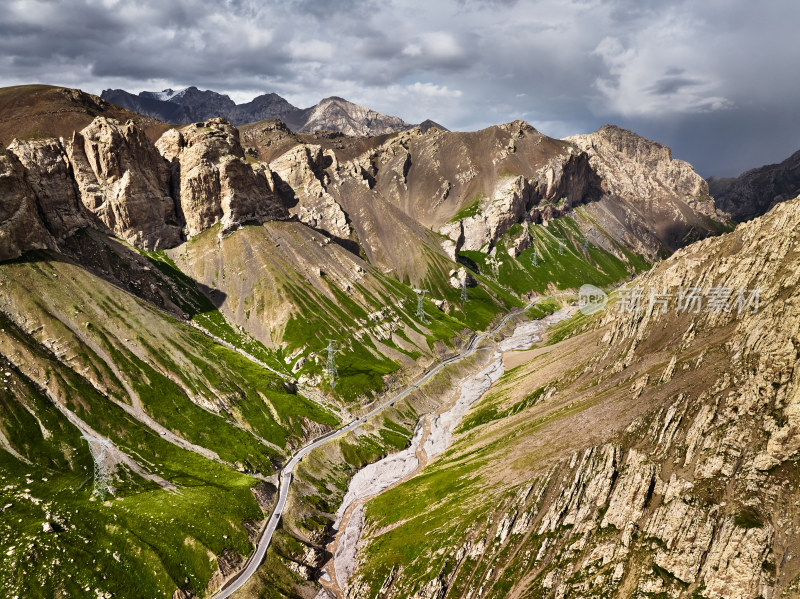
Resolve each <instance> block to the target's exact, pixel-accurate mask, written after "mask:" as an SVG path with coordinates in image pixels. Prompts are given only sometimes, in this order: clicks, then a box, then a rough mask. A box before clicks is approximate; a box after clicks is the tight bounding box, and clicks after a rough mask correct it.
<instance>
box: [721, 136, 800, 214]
mask: <svg viewBox="0 0 800 599" xmlns="http://www.w3.org/2000/svg"><path fill="white" fill-rule="evenodd" d="M708 185H709V189H710V190H711V194H712V195H713V196H714V202H715V203H716V205H717V208H719V209H720V210H723V211H725V212H728V213H729V214H730V215H731V216H732V217H733V219H734V220H737V221H745V220H749V219H751V218H755V217H757V216H761V215H762V214H764V213H765V212H767V211H768V210H770V209H771V208H772V207H773V206H775V205H776V204H778V203H780V202H785V201H786V200H789V199H791V198H793V197H795V196H796V195H797V194H798V193H800V152H795V153H794V154H792V155H791V156H790V157H789V158H787V159H786V160H784V161H783V162H781V163H778V164H770V165H767V166H762V167H760V168H754V169H751V170H749V171H747V172H745V173H742V174H741V175H739V176H738V177H735V178H729V179H715V178H713V177H712V178H710V179H709V180H708Z"/></svg>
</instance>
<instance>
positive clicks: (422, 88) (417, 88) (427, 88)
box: [406, 81, 462, 98]
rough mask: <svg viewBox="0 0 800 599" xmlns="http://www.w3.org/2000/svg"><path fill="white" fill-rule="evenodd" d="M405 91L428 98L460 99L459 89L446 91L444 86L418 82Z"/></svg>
mask: <svg viewBox="0 0 800 599" xmlns="http://www.w3.org/2000/svg"><path fill="white" fill-rule="evenodd" d="M406 89H407V90H408V91H410V92H411V93H412V94H415V95H420V96H426V97H429V98H460V97H461V96H462V92H461V90H460V89H452V90H451V89H448V88H447V86H446V85H436V84H435V83H430V82H426V83H421V82H419V81H417V82H415V83H412V84H411V85H407V86H406Z"/></svg>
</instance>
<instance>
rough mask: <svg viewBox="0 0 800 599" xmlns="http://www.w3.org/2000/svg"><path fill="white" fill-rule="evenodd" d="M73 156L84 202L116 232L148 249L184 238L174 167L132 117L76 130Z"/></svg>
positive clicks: (101, 121) (99, 120) (71, 149)
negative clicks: (172, 187)
mask: <svg viewBox="0 0 800 599" xmlns="http://www.w3.org/2000/svg"><path fill="white" fill-rule="evenodd" d="M69 157H70V162H71V164H72V169H73V173H74V177H75V181H76V183H77V186H78V192H79V194H80V197H81V201H82V202H83V205H84V206H86V208H87V209H88V210H89V211H90V212H91V213H92V214H94V215H95V217H96V218H97V219H98V220H99V221H100V222H102V223H103V224H104V225H105V226H106V227H108V229H109V230H110V231H112V232H113V233H114V234H115V235H118V236H119V237H121V238H122V239H124V240H126V241H128V242H130V243H132V244H133V245H137V246H139V247H142V248H144V249H147V250H153V249H159V248H164V247H172V246H174V245H177V244H178V243H179V242H180V239H181V230H180V226H179V225H178V223H177V216H176V214H175V203H174V201H173V200H172V198H171V197H170V195H169V171H168V170H167V166H166V164H165V163H164V161H163V159H162V158H161V156H160V155H159V154H158V152H157V151H156V149H155V147H154V146H153V144H152V143H151V142H150V141H149V140H148V139H147V137H146V136H145V135H144V133H143V132H142V131H141V130H140V129H138V128H137V127H136V125H134V123H133V122H132V121H128V122H127V123H125V124H124V125H121V124H119V123H118V122H117V121H115V120H113V119H108V118H105V117H97V118H96V119H95V120H94V121H92V123H91V124H90V125H89V126H88V127H86V128H85V129H83V130H82V131H81V132H80V133H77V132H76V133H75V134H74V136H73V138H72V143H71V144H70V145H69Z"/></svg>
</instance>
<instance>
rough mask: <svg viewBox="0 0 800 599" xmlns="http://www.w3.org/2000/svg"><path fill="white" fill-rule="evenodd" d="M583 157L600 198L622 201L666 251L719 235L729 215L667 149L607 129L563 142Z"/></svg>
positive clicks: (628, 132) (615, 129)
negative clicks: (647, 223) (596, 180)
mask: <svg viewBox="0 0 800 599" xmlns="http://www.w3.org/2000/svg"><path fill="white" fill-rule="evenodd" d="M566 141H569V142H571V143H573V144H575V146H576V147H577V148H579V149H580V150H582V151H584V152H586V154H587V156H588V158H589V163H590V165H591V167H592V169H593V170H594V171H595V172H596V173H597V176H598V177H599V179H600V181H601V188H602V191H603V193H604V195H605V196H607V197H611V198H616V199H618V200H622V201H624V202H626V203H627V204H629V205H630V206H631V211H632V212H635V213H638V214H640V215H642V216H643V217H644V219H645V220H647V221H651V227H652V231H653V233H654V235H655V237H656V238H658V239H659V240H660V242H661V243H662V244H663V245H664V247H665V248H666V249H667V250H669V251H674V250H675V249H677V248H679V247H681V246H683V245H686V244H687V243H689V242H691V241H695V240H697V239H700V238H702V237H704V236H706V235H707V234H708V233H709V232H710V231H711V232H713V231H714V230H715V229H717V230H719V228H720V226H722V225H724V224H725V223H726V222H727V220H728V218H729V215H727V214H726V213H723V212H721V211H718V210H717V209H716V208H715V206H714V201H713V199H712V198H711V197H710V196H709V192H708V184H707V183H706V182H705V180H704V179H703V178H702V177H700V175H698V174H697V173H696V172H695V171H694V168H692V166H691V165H690V164H689V163H687V162H684V161H683V160H676V159H673V158H672V153H671V151H670V149H669V148H668V147H666V146H664V145H662V144H660V143H657V142H653V141H650V140H648V139H645V138H643V137H641V136H639V135H636V134H635V133H633V132H631V131H627V130H625V129H620V128H619V127H616V126H613V125H606V126H604V127H601V128H600V129H598V130H597V131H595V132H594V133H590V134H588V135H576V136H574V137H568V138H567V139H566Z"/></svg>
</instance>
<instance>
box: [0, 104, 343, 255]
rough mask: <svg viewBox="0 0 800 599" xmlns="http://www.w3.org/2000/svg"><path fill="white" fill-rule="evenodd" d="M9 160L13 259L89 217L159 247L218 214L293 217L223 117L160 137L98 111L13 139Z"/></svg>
mask: <svg viewBox="0 0 800 599" xmlns="http://www.w3.org/2000/svg"><path fill="white" fill-rule="evenodd" d="M162 154H163V156H162ZM3 166H4V170H5V175H4V181H5V182H6V184H7V185H8V189H9V196H8V197H9V198H13V201H12V200H9V201H8V202H7V203H6V206H7V207H8V214H7V215H6V216H5V217H4V218H3V219H2V224H0V226H1V227H2V228H3V230H4V231H5V235H6V236H7V238H8V240H9V241H8V244H6V248H5V249H6V252H5V253H4V257H5V259H7V258H14V257H17V256H19V255H20V254H21V253H22V252H25V251H26V250H29V249H41V248H45V247H48V248H55V247H57V245H58V244H59V243H61V242H63V241H64V240H65V239H67V238H68V237H69V236H70V235H72V234H73V233H75V232H76V231H77V230H79V229H81V228H84V227H88V226H92V227H94V228H96V229H99V230H101V231H106V232H109V233H111V234H113V235H116V236H118V237H120V238H122V239H124V240H125V241H127V242H129V243H131V244H133V245H135V246H137V247H140V248H142V249H146V250H155V249H164V248H169V247H175V246H176V245H179V244H180V243H181V242H182V241H183V240H184V239H185V238H186V237H191V236H193V235H196V234H198V233H200V232H202V231H205V230H206V229H208V228H210V227H212V226H213V225H215V224H217V223H221V224H222V231H223V233H227V232H230V231H231V230H233V229H235V228H236V227H238V226H240V225H242V224H245V223H252V222H256V223H262V222H265V221H267V220H274V219H282V218H288V216H289V213H288V212H287V210H286V207H285V206H284V204H283V201H282V200H281V199H280V198H279V197H278V195H277V194H276V193H275V192H274V189H273V186H274V183H273V174H272V173H271V171H270V170H269V169H268V168H267V167H266V166H265V165H263V164H253V165H251V164H248V161H247V160H246V158H245V155H244V151H243V149H242V147H241V144H240V143H239V134H238V131H237V130H236V129H235V128H234V127H232V126H231V125H230V124H229V123H227V122H226V121H223V120H219V119H214V120H211V121H207V122H206V123H201V124H195V125H191V126H189V127H186V128H184V129H182V130H177V129H171V130H169V131H167V132H166V133H165V134H164V135H163V136H162V138H161V139H159V141H158V142H157V143H156V144H155V145H154V144H153V143H152V142H151V141H150V140H148V139H147V137H146V136H145V135H144V133H143V131H142V130H141V129H139V128H138V127H137V126H136V124H135V123H133V122H132V121H128V122H126V123H125V124H120V123H119V122H117V121H116V120H114V119H110V118H107V117H104V116H98V117H97V118H95V120H94V121H92V123H91V124H90V125H89V126H88V127H86V128H84V129H83V130H81V131H80V132H75V133H74V134H73V136H72V139H71V140H70V141H68V142H64V141H63V140H55V139H53V140H44V141H20V140H15V141H14V142H13V143H12V144H11V145H10V146H9V148H8V150H7V152H6V155H5V156H4V159H3ZM340 217H341V218H343V215H340Z"/></svg>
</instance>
